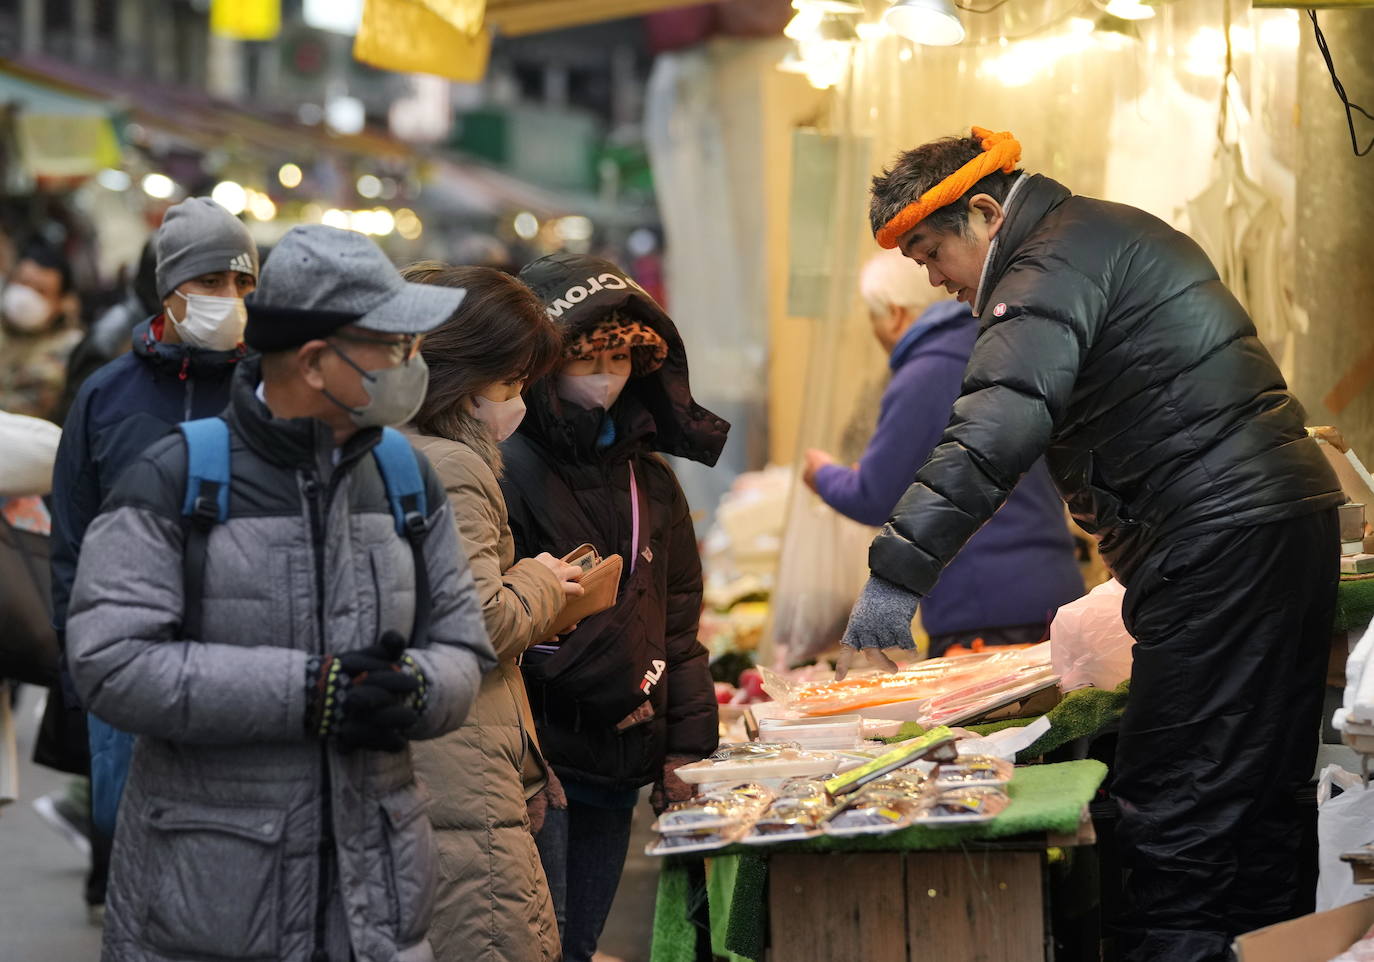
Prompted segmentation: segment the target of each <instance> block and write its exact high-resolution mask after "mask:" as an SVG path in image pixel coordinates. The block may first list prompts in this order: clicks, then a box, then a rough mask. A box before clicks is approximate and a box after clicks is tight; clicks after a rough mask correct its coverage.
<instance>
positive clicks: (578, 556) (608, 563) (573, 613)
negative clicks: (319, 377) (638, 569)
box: [554, 544, 625, 635]
mask: <svg viewBox="0 0 1374 962" xmlns="http://www.w3.org/2000/svg"><path fill="white" fill-rule="evenodd" d="M563 560H564V561H566V562H567V563H568V564H570V565H577V566H578V567H580V568H581V569H582V576H581V577H579V578H578V579H577V583H578V584H580V585H581V586H582V588H583V591H584V594H583V595H582V596H581V597H578V598H573V599H572V600H570V601H569V602H568V604H567V606H566V607H565V608H564V609H563V613H562V614H560V615H559V616H558V622H557V624H556V625H555V626H554V634H555V635H561V634H563V633H564V632H566V631H567V630H568V629H569V628H571V627H572V626H573V625H575V624H577V623H578V622H579V621H581V620H582V619H584V618H590V617H591V616H592V615H595V614H600V613H601V612H603V611H605V610H606V609H608V608H614V607H615V603H616V601H617V600H618V599H619V597H620V572H621V570H622V568H623V567H624V564H625V562H624V561H623V560H622V559H621V557H620V555H618V554H613V555H611V556H610V557H609V558H603V557H601V555H599V554H597V552H596V549H595V548H593V547H592V546H591V545H589V544H584V545H579V546H578V547H576V548H574V549H573V550H572V551H570V552H569V553H568V554H567V555H565V556H564V557H563Z"/></svg>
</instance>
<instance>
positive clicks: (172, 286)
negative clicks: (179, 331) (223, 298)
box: [153, 197, 258, 299]
mask: <svg viewBox="0 0 1374 962" xmlns="http://www.w3.org/2000/svg"><path fill="white" fill-rule="evenodd" d="M153 249H154V252H155V253H156V254H157V296H158V298H159V299H162V298H164V297H166V296H167V295H168V294H170V293H172V291H174V290H176V289H177V286H178V285H179V284H184V283H185V282H186V281H189V280H190V279H191V278H193V277H200V276H201V275H203V274H216V273H218V272H220V271H242V272H243V273H245V274H252V275H253V276H254V277H257V276H258V247H257V245H256V244H254V243H253V238H252V237H250V236H249V235H248V228H246V227H244V226H243V224H242V222H240V221H239V219H238V218H237V217H235V216H234V215H233V214H231V213H229V211H227V210H225V209H224V208H223V207H221V206H220V205H219V204H216V203H215V202H214V201H213V200H211V199H210V198H208V197H188V198H186V199H185V200H183V201H182V202H181V203H180V204H177V205H175V206H174V207H169V208H168V209H167V213H166V214H165V215H164V216H163V218H162V226H161V227H159V228H158V229H157V234H156V235H155V236H154V238H153Z"/></svg>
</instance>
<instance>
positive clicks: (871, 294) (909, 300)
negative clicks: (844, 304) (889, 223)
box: [859, 251, 936, 354]
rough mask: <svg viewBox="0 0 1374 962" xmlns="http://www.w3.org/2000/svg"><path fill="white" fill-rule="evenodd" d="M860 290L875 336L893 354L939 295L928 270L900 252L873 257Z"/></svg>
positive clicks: (864, 274) (864, 271) (862, 274)
mask: <svg viewBox="0 0 1374 962" xmlns="http://www.w3.org/2000/svg"><path fill="white" fill-rule="evenodd" d="M859 293H860V294H862V295H863V299H864V304H865V306H867V308H868V319H869V322H870V323H871V324H872V325H873V336H874V337H876V338H877V339H878V343H879V344H881V345H882V348H883V350H884V351H887V352H888V353H889V354H891V353H892V349H893V348H895V347H896V346H897V342H898V341H900V340H901V339H902V335H903V334H905V333H906V330H907V328H909V327H911V325H912V324H913V323H914V322H915V321H916V318H917V317H919V316H920V315H921V312H922V311H924V310H925V309H926V308H927V307H929V306H930V305H931V304H932V303H933V302H934V301H935V297H936V295H935V292H934V290H932V288H931V286H930V285H929V284H928V283H927V282H926V277H925V272H924V271H922V270H921V268H920V267H918V266H917V265H916V264H915V263H914V262H913V261H911V260H909V259H908V258H906V257H903V256H902V255H901V254H900V253H898V252H897V251H882V252H880V253H878V254H875V255H873V257H871V258H869V260H868V263H867V264H865V265H864V268H863V272H862V273H861V274H860V275H859Z"/></svg>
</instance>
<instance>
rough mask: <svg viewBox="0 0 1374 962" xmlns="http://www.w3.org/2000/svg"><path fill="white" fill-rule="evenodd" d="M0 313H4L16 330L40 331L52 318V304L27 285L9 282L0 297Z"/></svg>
mask: <svg viewBox="0 0 1374 962" xmlns="http://www.w3.org/2000/svg"><path fill="white" fill-rule="evenodd" d="M0 314H4V315H5V319H6V320H8V321H9V322H10V323H11V324H13V325H14V327H15V329H16V330H20V331H26V332H30V333H32V332H33V331H41V330H42V329H43V328H44V327H46V326H47V324H48V321H50V320H52V306H51V305H49V304H48V299H47V298H46V297H44V296H43V295H42V294H40V293H38V292H37V291H36V290H34V289H33V288H32V287H30V286H29V285H27V284H13V283H11V284H9V285H7V286H6V287H5V293H4V296H3V297H2V298H0Z"/></svg>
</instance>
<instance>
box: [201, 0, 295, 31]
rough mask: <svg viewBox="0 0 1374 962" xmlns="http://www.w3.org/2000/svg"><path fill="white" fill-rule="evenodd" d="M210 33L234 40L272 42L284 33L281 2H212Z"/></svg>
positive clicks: (249, 0) (227, 0)
mask: <svg viewBox="0 0 1374 962" xmlns="http://www.w3.org/2000/svg"><path fill="white" fill-rule="evenodd" d="M210 32H211V33H213V34H215V35H216V36H220V37H228V38H229V39H231V40H272V39H273V38H275V37H276V36H277V34H279V33H281V0H212V2H211V4H210Z"/></svg>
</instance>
